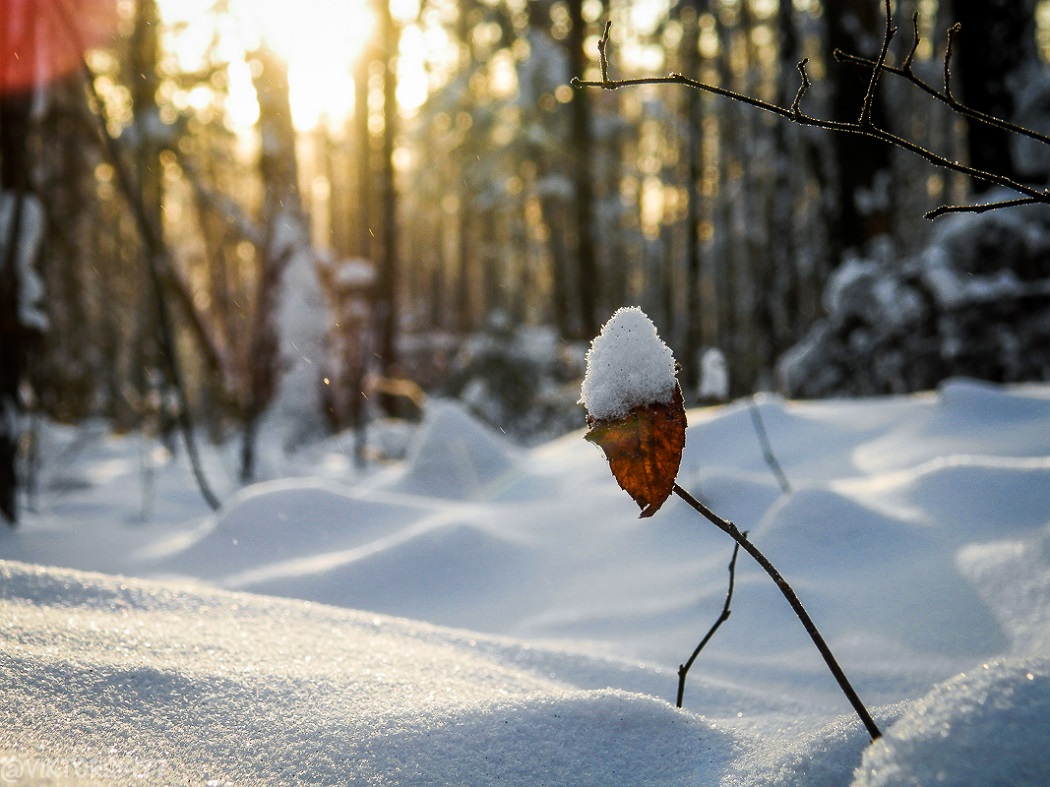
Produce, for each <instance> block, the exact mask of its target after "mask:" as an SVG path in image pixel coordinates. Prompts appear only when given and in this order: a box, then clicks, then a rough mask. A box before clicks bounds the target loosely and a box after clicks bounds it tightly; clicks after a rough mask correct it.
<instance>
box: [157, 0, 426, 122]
mask: <svg viewBox="0 0 1050 787" xmlns="http://www.w3.org/2000/svg"><path fill="white" fill-rule="evenodd" d="M407 2H409V0H403V3H402V4H404V3H407ZM212 5H213V2H212V0H192V1H191V2H186V0H161V7H162V8H163V10H164V16H165V18H166V20H167V21H168V22H171V23H181V25H182V27H181V29H182V32H181V33H180V34H179V36H177V37H176V39H175V40H176V42H177V43H176V44H175V46H176V52H175V54H176V56H178V57H179V58H180V60H183V61H184V62H185V64H186V67H187V68H192V67H193V66H192V65H190V64H191V63H192V61H193V60H194V58H196V57H199V56H200V51H201V50H202V48H203V46H205V45H206V43H207V41H208V40H209V39H210V36H211V35H214V34H215V33H218V35H219V36H220V37H221V38H222V39H223V43H222V47H221V48H222V50H223V52H224V54H225V56H226V57H228V58H229V60H230V72H229V76H230V96H229V101H228V103H227V110H228V111H229V113H230V116H231V120H232V122H233V124H234V125H235V126H238V127H247V126H250V125H252V124H253V123H254V122H255V120H256V119H257V115H258V108H257V106H256V104H255V98H254V91H253V89H252V86H251V72H250V70H249V68H248V66H247V64H245V63H244V62H243V58H241V57H240V56H239V52H250V51H251V50H253V49H255V48H256V47H259V46H265V47H267V48H270V49H272V50H273V51H274V52H276V53H277V54H278V55H279V56H280V57H281V58H282V59H284V60H285V61H286V62H287V63H288V81H289V90H290V100H291V104H292V116H293V120H294V122H295V125H296V126H297V127H298V128H300V129H303V130H306V129H311V128H315V127H316V126H317V125H318V124H320V123H323V122H325V121H326V120H327V121H328V122H330V123H336V124H338V123H341V122H342V121H343V120H344V119H345V118H346V117H348V116H349V115H350V114H351V113H352V112H353V107H354V84H353V67H354V63H355V62H356V60H357V59H358V56H359V55H360V53H361V51H362V49H363V48H364V47H365V45H366V44H367V43H368V41H369V40H370V39H371V38H372V37H373V36H374V35H375V30H376V21H375V18H374V15H373V13H372V11H371V9H370V8H369V5H370V3H369V0H296V2H295V3H294V7H293V8H289V4H288V3H287V1H286V0H230V3H229V6H228V8H229V16H228V17H226V21H225V22H220V23H219V26H218V27H217V28H216V27H211V26H209V25H202V26H200V29H199V30H198V33H197V35H194V34H192V33H190V32H189V31H188V30H187V28H192V27H193V26H194V22H195V21H196V20H198V19H200V18H201V17H202V16H203V15H205V14H207V13H208V10H209V9H210V8H211V6H212ZM398 10H399V11H401V12H402V13H398V14H396V16H397V17H398V18H400V19H401V20H402V22H407V21H408V20H409V19H411V18H413V16H414V13H413V14H410V13H408V12H407V11H403V9H401V8H400V6H399V8H398ZM420 35H421V33H420V31H419V30H418V29H417V28H416V27H415V26H414V25H412V24H407V25H405V26H404V27H403V28H402V37H403V41H402V47H401V67H400V68H399V69H398V71H399V80H400V85H399V90H398V100H399V103H400V104H401V106H402V108H403V109H408V110H411V109H414V108H416V107H418V106H419V105H420V104H421V103H422V102H423V100H424V99H425V98H426V86H427V83H426V74H425V71H424V66H423V63H422V54H421V53H422V50H423V49H424V47H422V46H421V45H420V44H421V42H420V41H418V40H417V39H419V38H420ZM227 39H232V41H233V42H232V43H227ZM180 49H185V50H186V51H179V50H180Z"/></svg>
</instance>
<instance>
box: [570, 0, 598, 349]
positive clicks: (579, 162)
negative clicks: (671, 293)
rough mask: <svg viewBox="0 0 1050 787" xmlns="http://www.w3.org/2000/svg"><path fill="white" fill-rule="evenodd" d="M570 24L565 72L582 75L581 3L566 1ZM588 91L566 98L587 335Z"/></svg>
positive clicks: (590, 264) (592, 313) (592, 305)
mask: <svg viewBox="0 0 1050 787" xmlns="http://www.w3.org/2000/svg"><path fill="white" fill-rule="evenodd" d="M567 5H568V6H569V21H570V24H571V28H570V29H569V34H568V36H566V38H565V46H566V47H567V48H568V51H569V72H570V74H572V75H576V76H580V77H582V76H583V73H584V71H585V70H586V68H587V64H588V62H589V61H590V57H588V55H587V53H585V52H584V51H583V44H584V40H585V39H586V32H587V31H586V28H585V25H584V21H583V9H582V6H583V3H568V4H567ZM590 96H591V93H590V91H587V90H575V91H573V94H572V100H571V101H570V102H569V110H570V112H571V118H572V120H571V122H572V130H571V132H570V133H571V137H570V140H569V149H570V151H571V154H572V180H573V185H574V186H575V192H576V199H575V205H574V207H575V212H576V266H577V271H578V272H579V275H578V277H577V278H578V281H577V285H576V286H577V288H578V289H577V299H578V300H577V305H578V308H579V328H580V331H579V336H578V338H581V339H587V338H591V337H593V336H594V335H595V334H597V333H598V329H599V328H600V327H601V321H600V317H599V315H598V306H599V302H600V294H601V292H602V282H601V280H600V278H599V275H598V261H597V255H596V253H595V247H594V173H593V169H594V164H593V155H594V134H593V132H592V130H591V105H590Z"/></svg>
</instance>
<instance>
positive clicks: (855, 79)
mask: <svg viewBox="0 0 1050 787" xmlns="http://www.w3.org/2000/svg"><path fill="white" fill-rule="evenodd" d="M882 9H883V5H882V4H881V3H873V2H871V0H844V2H842V3H841V4H839V5H838V6H837V7H835V8H829V9H828V10H827V12H826V13H825V15H824V16H825V18H826V20H827V36H826V39H825V40H826V42H827V54H826V57H825V61H826V62H827V63H829V64H830V68H829V72H828V78H829V81H830V83H831V115H832V117H833V118H834V119H836V120H843V121H855V120H857V118H859V117H860V112H861V106H862V104H863V102H864V96H865V93H866V92H867V89H868V82H869V79H870V72H869V71H866V70H864V69H860V68H854V67H852V66H846V65H842V64H839V63H836V62H835V59H834V56H833V55H832V53H833V52H834V51H835V49H841V50H842V51H844V52H847V53H850V54H856V55H862V56H864V57H870V58H875V57H877V56H878V52H879V47H880V45H881V43H882V35H883V31H884V28H885V18H884V16H883V12H882ZM881 95H882V94H881V93H878V92H877V93H876V96H875V104H874V106H873V108H872V115H873V120H874V122H875V124H876V125H877V126H880V127H882V128H886V127H887V126H888V122H887V113H886V108H885V104H884V102H883V101H882V99H881ZM832 144H833V150H834V158H835V164H836V170H837V177H838V188H837V195H836V198H835V199H834V200H831V201H829V202H830V205H832V214H833V215H832V216H831V226H832V232H831V238H830V242H831V253H832V258H833V261H834V264H836V265H837V264H838V262H839V261H841V260H842V258H843V257H844V255H845V253H846V252H847V251H849V250H854V251H857V252H860V253H863V252H864V250H865V249H866V247H867V246H868V244H869V242H870V241H871V240H873V239H874V238H876V237H878V236H880V235H884V234H886V233H887V231H888V229H889V205H888V203H887V199H886V198H888V195H889V193H890V192H891V189H890V188H889V183H888V182H887V180H886V179H888V178H889V177H890V171H891V169H890V148H889V146H888V145H886V144H884V143H882V142H876V141H875V140H871V139H867V138H865V137H861V136H859V135H856V134H835V135H834V137H833V138H832Z"/></svg>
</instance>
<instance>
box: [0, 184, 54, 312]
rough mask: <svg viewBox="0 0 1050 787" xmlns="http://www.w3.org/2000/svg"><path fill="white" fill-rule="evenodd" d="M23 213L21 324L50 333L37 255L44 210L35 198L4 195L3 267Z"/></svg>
mask: <svg viewBox="0 0 1050 787" xmlns="http://www.w3.org/2000/svg"><path fill="white" fill-rule="evenodd" d="M19 201H21V206H20V207H19V204H18V203H19ZM19 210H21V215H20V216H18V222H19V227H18V229H19V237H18V240H17V244H16V251H15V254H14V255H13V259H14V264H15V274H16V277H17V278H16V280H17V282H18V288H19V292H18V321H19V322H20V323H21V324H22V325H23V326H25V327H26V328H32V329H34V330H37V331H46V330H47V327H48V320H47V314H46V313H45V311H44V307H43V297H44V284H43V282H41V281H40V275H39V274H38V273H37V270H36V267H35V263H36V255H37V251H38V250H39V248H40V243H41V240H42V239H43V236H44V208H43V206H42V205H41V204H40V200H39V199H37V198H36V197H35V196H33V195H32V194H16V193H15V192H12V191H3V192H0V265H2V264H4V262H5V261H6V260H7V256H8V255H7V249H6V244H7V243H8V242H9V239H10V238H11V237H12V235H14V221H15V216H16V212H17V211H19Z"/></svg>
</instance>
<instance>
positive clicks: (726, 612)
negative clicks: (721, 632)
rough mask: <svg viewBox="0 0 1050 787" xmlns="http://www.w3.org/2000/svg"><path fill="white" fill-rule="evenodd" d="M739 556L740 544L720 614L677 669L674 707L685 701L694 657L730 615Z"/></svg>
mask: <svg viewBox="0 0 1050 787" xmlns="http://www.w3.org/2000/svg"><path fill="white" fill-rule="evenodd" d="M743 535H744V537H745V538H747V531H746V530H745V531H744V532H743ZM738 554H740V544H734V545H733V557H732V559H730V561H729V589H728V590H727V591H726V600H725V603H724V604H723V605H722V612H721V613H720V614H719V615H718V619H717V620H715V622H714V624H713V625H712V626H711V628H710V629H708V631H707V634H705V635H704V638H703V639H702V640H700V644H699V645H697V646H696V650H694V651H693V655H691V656H690V657H689V660H688V661H686V663H685V664H682V665H681V666H680V667H678V698H677V700H676V701H675V707H678V708H681V707H682V701H683V700H684V699H685V678H686V675H688V674H689V669H690V668H691V667H692V666H693V662H694V661H696V657H697V656H699V655H700V651H702V650H703V649H704V647H705V646H706V645H707V643H708V642H710V641H711V637H713V636H714V635H715V632H716V631H718V628H719V626H721V625H722V624H723V623H725V622H726V621H727V620H729V616H730V615H731V614H732V610H730V609H729V605H730V603H732V601H733V587H734V586H735V584H736V556H737V555H738Z"/></svg>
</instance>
